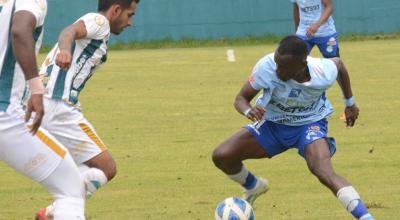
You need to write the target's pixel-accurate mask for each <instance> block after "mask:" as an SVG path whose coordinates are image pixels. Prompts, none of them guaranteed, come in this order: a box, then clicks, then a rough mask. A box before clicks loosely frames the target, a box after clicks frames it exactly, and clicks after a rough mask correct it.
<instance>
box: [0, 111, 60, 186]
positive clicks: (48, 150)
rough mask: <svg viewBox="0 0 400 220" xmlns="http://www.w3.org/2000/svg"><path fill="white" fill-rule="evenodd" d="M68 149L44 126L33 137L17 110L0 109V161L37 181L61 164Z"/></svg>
mask: <svg viewBox="0 0 400 220" xmlns="http://www.w3.org/2000/svg"><path fill="white" fill-rule="evenodd" d="M66 153H67V150H66V149H65V148H64V147H62V146H61V144H60V143H59V142H58V141H57V140H56V139H55V138H53V137H52V136H51V135H50V134H49V133H48V132H46V131H45V130H44V129H42V128H41V129H39V131H38V132H37V133H36V135H35V136H33V135H32V134H31V133H30V132H29V129H28V124H27V123H25V122H24V120H23V119H22V118H21V117H20V113H15V114H11V113H5V112H0V160H2V161H4V162H5V163H6V164H8V165H9V166H10V167H12V168H14V169H15V170H17V171H19V172H20V173H22V174H24V175H26V176H28V177H29V178H31V179H33V180H36V181H38V182H40V181H42V180H44V179H45V178H47V177H48V176H49V175H50V174H51V173H52V172H53V171H54V170H55V169H56V168H57V166H58V165H59V164H60V162H61V161H62V160H63V158H64V157H65V155H66Z"/></svg>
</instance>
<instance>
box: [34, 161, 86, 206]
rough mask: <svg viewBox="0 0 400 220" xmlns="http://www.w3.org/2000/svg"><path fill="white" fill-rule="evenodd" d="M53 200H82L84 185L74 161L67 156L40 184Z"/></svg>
mask: <svg viewBox="0 0 400 220" xmlns="http://www.w3.org/2000/svg"><path fill="white" fill-rule="evenodd" d="M40 184H41V185H43V186H44V187H45V188H46V189H47V190H48V191H49V192H50V193H51V194H52V195H53V196H54V198H56V199H58V198H64V197H75V198H84V195H85V194H84V192H85V183H84V180H83V177H82V176H81V173H80V172H79V169H78V167H77V165H76V164H75V162H74V160H73V159H72V158H71V156H70V155H69V154H67V155H66V156H65V157H64V159H63V160H62V161H61V163H60V164H59V165H58V166H57V168H56V169H55V170H54V171H53V172H52V173H51V174H50V175H49V176H48V177H47V178H45V179H44V180H43V181H41V182H40Z"/></svg>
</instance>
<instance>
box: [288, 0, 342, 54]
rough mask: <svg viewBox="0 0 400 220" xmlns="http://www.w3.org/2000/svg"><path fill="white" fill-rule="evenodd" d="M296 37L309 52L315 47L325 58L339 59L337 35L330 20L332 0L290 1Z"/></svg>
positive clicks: (331, 19) (333, 23)
mask: <svg viewBox="0 0 400 220" xmlns="http://www.w3.org/2000/svg"><path fill="white" fill-rule="evenodd" d="M291 2H293V18H294V26H295V29H296V35H297V36H299V37H300V38H301V39H303V40H304V41H305V42H306V43H307V48H308V51H309V52H310V51H311V50H312V48H313V47H314V45H317V46H318V48H319V50H320V52H321V53H322V55H323V56H324V57H325V58H330V57H339V43H338V35H337V32H336V28H335V22H334V21H333V18H332V13H333V4H332V0H291Z"/></svg>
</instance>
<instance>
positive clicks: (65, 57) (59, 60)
mask: <svg viewBox="0 0 400 220" xmlns="http://www.w3.org/2000/svg"><path fill="white" fill-rule="evenodd" d="M71 62H72V56H71V52H70V51H68V50H61V51H60V52H59V53H58V54H57V56H56V64H57V66H59V67H60V68H61V69H68V68H69V67H70V66H71Z"/></svg>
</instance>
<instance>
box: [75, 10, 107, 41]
mask: <svg viewBox="0 0 400 220" xmlns="http://www.w3.org/2000/svg"><path fill="white" fill-rule="evenodd" d="M79 20H81V21H83V22H84V23H85V27H86V32H87V35H86V38H90V39H96V40H101V39H104V38H106V37H107V36H108V35H109V34H110V25H109V23H108V20H107V18H106V17H104V16H103V15H101V14H98V13H88V14H86V15H84V16H83V17H81V18H80V19H79Z"/></svg>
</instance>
